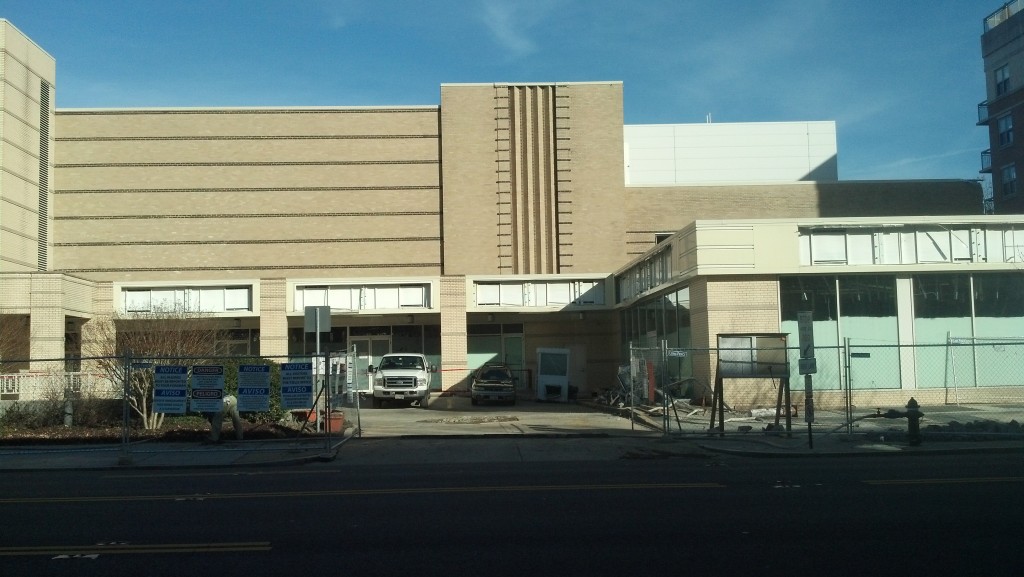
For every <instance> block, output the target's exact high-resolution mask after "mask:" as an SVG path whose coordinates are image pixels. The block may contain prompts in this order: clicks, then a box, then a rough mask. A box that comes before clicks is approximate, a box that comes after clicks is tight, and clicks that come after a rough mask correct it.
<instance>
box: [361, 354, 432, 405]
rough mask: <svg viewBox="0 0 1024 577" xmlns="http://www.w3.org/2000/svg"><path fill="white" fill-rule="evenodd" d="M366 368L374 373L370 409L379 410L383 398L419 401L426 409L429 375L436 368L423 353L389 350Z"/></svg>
mask: <svg viewBox="0 0 1024 577" xmlns="http://www.w3.org/2000/svg"><path fill="white" fill-rule="evenodd" d="M368 371H369V372H370V374H372V375H373V408H375V409H379V408H380V407H381V406H382V405H383V404H384V401H419V406H420V407H422V408H424V409H426V408H427V403H428V402H429V401H430V374H431V373H436V372H437V368H436V367H434V366H431V365H429V364H428V363H427V357H426V356H425V355H422V354H419V353H388V354H386V355H384V356H382V357H381V358H380V363H378V364H377V366H373V365H370V367H368Z"/></svg>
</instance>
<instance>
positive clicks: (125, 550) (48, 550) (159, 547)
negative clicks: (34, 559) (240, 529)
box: [0, 541, 271, 557]
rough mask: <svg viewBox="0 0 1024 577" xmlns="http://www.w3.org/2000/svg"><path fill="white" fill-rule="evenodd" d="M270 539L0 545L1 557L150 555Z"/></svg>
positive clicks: (257, 546) (264, 545) (256, 545)
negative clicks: (207, 541)
mask: <svg viewBox="0 0 1024 577" xmlns="http://www.w3.org/2000/svg"><path fill="white" fill-rule="evenodd" d="M270 550H271V547H270V542H269V541H243V542H238V543H165V544H161V543H156V544H147V545H130V544H117V545H103V544H100V545H40V546H36V547H0V557H19V556H30V555H52V556H63V557H71V556H92V555H148V554H153V553H234V552H238V551H270Z"/></svg>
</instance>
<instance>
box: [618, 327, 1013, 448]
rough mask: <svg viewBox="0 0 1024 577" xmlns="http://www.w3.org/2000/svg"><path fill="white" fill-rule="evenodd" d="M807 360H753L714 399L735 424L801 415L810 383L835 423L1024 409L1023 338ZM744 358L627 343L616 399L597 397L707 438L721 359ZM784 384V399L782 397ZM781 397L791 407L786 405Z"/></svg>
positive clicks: (854, 346) (850, 348)
mask: <svg viewBox="0 0 1024 577" xmlns="http://www.w3.org/2000/svg"><path fill="white" fill-rule="evenodd" d="M814 355H815V358H814V361H815V363H814V365H815V367H814V371H813V373H811V374H810V378H807V377H806V376H805V375H802V374H800V373H799V371H798V367H799V366H800V351H799V349H798V348H796V347H787V348H786V349H785V357H786V358H787V361H788V363H787V364H788V366H787V367H784V368H782V370H780V371H779V372H780V373H781V374H769V373H766V372H764V371H758V370H757V369H756V366H755V365H756V363H753V362H752V365H751V366H752V367H755V368H754V369H753V370H752V371H751V375H750V376H749V377H735V376H729V377H728V378H724V379H723V383H722V388H721V395H722V398H721V399H720V400H721V401H722V402H723V404H724V405H725V407H726V408H727V409H728V410H729V411H730V412H731V414H732V415H733V416H732V417H731V418H733V419H734V420H737V421H740V420H743V419H747V418H751V417H763V418H766V419H768V420H774V421H775V422H777V421H778V418H779V416H789V417H797V418H799V417H800V413H801V411H802V410H806V408H807V407H806V398H807V395H806V394H805V391H806V390H807V388H808V387H809V388H810V390H811V391H813V395H812V397H813V408H815V409H817V410H819V411H824V412H825V413H826V414H828V415H832V416H835V418H836V419H838V421H837V422H838V423H839V424H844V423H847V424H848V423H849V422H851V421H852V420H853V419H855V418H857V415H858V414H866V413H869V412H876V413H877V412H880V411H881V410H882V409H890V408H893V407H904V406H905V405H906V404H907V403H908V401H909V399H910V398H912V397H913V398H914V399H915V401H916V402H918V403H920V404H921V405H922V406H929V407H932V408H933V409H932V412H933V414H934V413H936V412H937V411H945V410H948V409H946V407H961V408H963V407H976V406H986V407H989V408H990V409H992V410H997V409H1000V408H1006V409H1008V410H1010V411H1013V410H1017V409H1020V408H1022V407H1024V338H1020V339H978V338H971V339H967V338H961V339H957V338H950V339H948V342H946V343H940V344H927V345H924V344H922V345H877V344H861V343H854V342H851V341H849V340H847V341H846V342H844V343H843V344H842V345H839V346H820V345H819V346H816V347H815V350H814ZM744 356H745V357H747V358H751V359H753V358H754V357H755V356H756V355H755V354H754V351H753V350H735V349H719V348H708V349H699V348H672V347H635V346H634V347H631V348H630V360H629V364H628V365H624V366H623V367H621V369H620V374H619V377H618V384H617V385H616V386H614V387H612V389H617V390H618V393H616V394H606V395H605V397H603V398H602V400H604V401H607V402H611V403H615V404H617V406H619V407H623V406H626V405H629V406H637V407H641V410H642V411H643V412H644V413H645V414H646V415H648V416H650V417H651V418H652V419H653V421H654V422H656V423H657V424H658V426H660V427H662V428H663V430H665V431H672V430H676V431H677V432H705V431H706V430H707V427H708V424H709V422H710V420H711V411H710V408H711V405H712V403H713V401H715V398H714V391H715V380H716V378H717V377H718V371H719V369H720V367H721V365H720V361H721V360H722V359H723V357H725V358H730V359H732V358H736V357H740V358H742V357H744ZM784 387H788V391H786V392H787V393H789V394H788V395H783V394H782V393H783V391H784ZM787 397H788V399H789V402H785V401H784V400H783V399H785V398H787ZM964 410H968V409H966V408H965V409H964ZM819 414H820V413H819ZM815 416H818V414H816V415H815ZM1011 417H1012V414H1011ZM1022 417H1024V412H1022ZM1019 421H1024V418H1022V419H1019ZM1019 421H1018V422H1019ZM687 424H689V425H690V426H689V427H686V426H685V425H687ZM739 426H741V427H742V426H744V425H739ZM747 430H749V427H748V429H747Z"/></svg>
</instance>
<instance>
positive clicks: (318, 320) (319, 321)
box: [305, 306, 331, 333]
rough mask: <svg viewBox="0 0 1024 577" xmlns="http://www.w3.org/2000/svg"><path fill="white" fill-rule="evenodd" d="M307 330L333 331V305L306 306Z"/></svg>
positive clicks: (308, 331)
mask: <svg viewBox="0 0 1024 577" xmlns="http://www.w3.org/2000/svg"><path fill="white" fill-rule="evenodd" d="M305 310H306V323H305V324H306V332H307V333H315V332H318V331H319V332H321V333H329V332H331V307H324V306H318V307H306V309H305Z"/></svg>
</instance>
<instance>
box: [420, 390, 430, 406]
mask: <svg viewBox="0 0 1024 577" xmlns="http://www.w3.org/2000/svg"><path fill="white" fill-rule="evenodd" d="M429 402H430V393H429V392H428V393H427V394H425V395H423V398H422V399H420V408H421V409H427V408H429V407H428V406H427V404H428V403H429Z"/></svg>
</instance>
